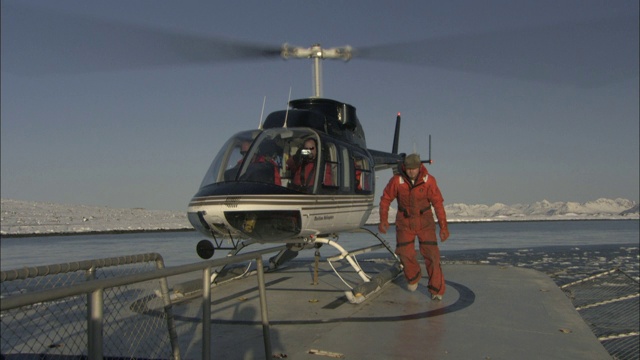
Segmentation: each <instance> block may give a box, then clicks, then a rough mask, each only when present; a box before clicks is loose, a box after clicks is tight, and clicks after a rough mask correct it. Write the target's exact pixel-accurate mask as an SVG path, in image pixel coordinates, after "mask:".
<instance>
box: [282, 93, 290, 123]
mask: <svg viewBox="0 0 640 360" xmlns="http://www.w3.org/2000/svg"><path fill="white" fill-rule="evenodd" d="M290 102H291V86H289V99H288V100H287V111H286V112H285V113H284V124H282V127H283V128H285V129H286V128H287V119H289V103H290Z"/></svg>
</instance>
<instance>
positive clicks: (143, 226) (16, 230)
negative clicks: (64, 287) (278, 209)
mask: <svg viewBox="0 0 640 360" xmlns="http://www.w3.org/2000/svg"><path fill="white" fill-rule="evenodd" d="M446 210H447V216H448V220H449V222H451V223H465V222H466V223H470V222H505V221H567V220H569V221H571V220H574V221H585V220H638V219H640V212H639V210H638V203H636V202H634V201H630V200H626V199H615V200H611V199H598V200H595V201H591V202H587V203H572V202H568V203H563V202H555V203H551V202H548V201H546V200H545V201H542V202H536V203H533V204H529V205H521V204H517V205H511V206H509V205H504V204H494V205H491V206H488V205H466V204H450V205H446ZM389 215H390V216H389V217H390V219H391V220H393V219H394V218H395V209H393V208H392V209H390V214H389ZM378 221H379V215H378V208H377V207H376V208H374V209H373V212H372V213H371V216H370V217H369V220H368V221H367V223H368V224H377V223H378ZM0 225H1V227H0V235H2V236H4V237H17V236H44V235H76V234H104V233H123V232H157V231H188V230H193V227H192V226H191V224H190V223H189V221H188V220H187V216H186V211H184V212H181V211H163V210H146V209H141V208H133V209H116V208H109V207H104V206H87V205H70V204H56V203H46V202H34V201H21V200H13V199H1V218H0Z"/></svg>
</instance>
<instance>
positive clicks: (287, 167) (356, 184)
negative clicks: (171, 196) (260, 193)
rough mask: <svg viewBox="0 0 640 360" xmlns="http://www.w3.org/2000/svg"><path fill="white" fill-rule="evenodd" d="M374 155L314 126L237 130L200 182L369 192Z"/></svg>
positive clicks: (302, 190) (310, 191) (312, 191)
mask: <svg viewBox="0 0 640 360" xmlns="http://www.w3.org/2000/svg"><path fill="white" fill-rule="evenodd" d="M373 179H374V177H373V176H372V160H371V158H370V156H368V155H367V154H366V152H365V151H363V150H362V149H359V148H357V147H355V146H353V145H351V144H348V143H344V142H342V141H340V140H338V139H335V138H333V137H329V136H327V135H326V134H323V133H322V132H318V131H315V130H314V129H311V128H272V129H266V130H262V131H261V130H251V131H243V132H240V133H237V134H235V135H234V136H233V137H232V138H231V139H229V140H228V141H227V142H226V143H225V145H224V146H223V147H222V149H221V150H220V152H219V153H218V155H217V156H216V158H215V159H214V161H213V163H212V164H211V167H210V168H209V170H208V171H207V174H206V175H205V178H204V180H203V181H202V184H201V186H200V188H201V190H202V189H204V188H208V187H210V186H211V185H213V184H220V185H221V184H228V183H261V184H271V185H274V186H277V187H280V188H281V189H287V190H289V191H278V192H283V193H286V192H298V193H308V194H346V193H371V191H372V189H373V186H374V185H373Z"/></svg>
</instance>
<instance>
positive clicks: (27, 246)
mask: <svg viewBox="0 0 640 360" xmlns="http://www.w3.org/2000/svg"><path fill="white" fill-rule="evenodd" d="M368 229H370V230H371V231H373V232H374V233H377V227H375V226H368ZM449 230H450V233H451V237H450V238H449V240H448V241H446V242H445V243H440V249H441V251H442V253H443V255H446V254H447V252H449V251H474V250H480V249H483V250H486V249H516V248H535V247H551V246H584V245H613V244H624V245H630V246H638V241H639V240H638V239H639V237H640V222H639V221H638V220H615V221H608V220H601V221H540V222H485V223H452V224H450V225H449ZM380 237H381V238H382V239H384V240H386V241H387V242H388V243H389V245H390V246H391V247H392V248H394V246H395V227H393V226H391V227H390V229H389V232H388V233H387V234H384V235H382V234H380ZM202 239H203V236H202V235H201V234H199V233H196V232H194V231H187V232H147V233H127V234H102V235H95V234H94V235H66V236H38V237H17V238H12V237H2V238H1V240H0V267H1V269H2V270H9V269H16V268H21V267H25V266H26V267H31V266H40V265H51V264H61V263H68V262H74V261H81V260H91V259H103V258H110V257H118V256H128V255H136V254H144V253H152V252H155V253H159V254H160V255H162V257H163V259H164V262H165V265H166V266H176V265H183V264H189V263H193V262H197V261H200V260H201V259H200V258H199V257H198V256H197V255H196V250H195V249H196V244H197V243H198V241H200V240H202ZM338 243H339V244H341V245H342V246H343V247H344V248H345V249H347V250H349V249H358V248H362V247H365V246H367V245H372V244H375V243H378V240H377V239H375V238H374V237H373V236H372V235H371V234H368V233H365V232H353V233H341V234H340V235H339V238H338ZM224 244H225V245H229V244H227V243H226V242H225V243H224ZM276 245H278V244H267V245H252V246H248V247H247V248H245V249H244V250H243V252H247V251H253V250H258V249H263V248H264V247H266V246H269V247H270V246H276ZM335 253H336V251H335V250H334V249H330V248H328V247H327V246H326V245H325V246H324V247H323V248H322V255H323V256H329V255H334V254H335ZM226 254H227V251H224V250H220V251H217V252H216V254H215V255H214V258H219V257H222V256H226ZM313 255H314V251H306V252H301V255H300V258H304V257H313Z"/></svg>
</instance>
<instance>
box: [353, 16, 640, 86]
mask: <svg viewBox="0 0 640 360" xmlns="http://www.w3.org/2000/svg"><path fill="white" fill-rule="evenodd" d="M354 58H363V59H370V60H382V61H394V62H406V63H409V64H417V65H427V66H434V67H439V68H444V69H449V70H454V71H465V72H471V73H479V74H486V75H495V76H500V77H507V78H517V79H524V80H535V81H543V82H553V83H566V84H571V85H577V86H581V87H592V86H600V85H604V84H607V83H611V82H616V81H619V80H624V79H629V78H634V77H637V76H638V18H637V17H633V18H622V19H620V18H612V19H604V20H598V21H590V22H584V23H578V24H563V25H556V26H548V27H545V28H527V29H517V30H505V31H499V32H498V31H496V32H490V33H484V34H475V35H457V36H447V37H441V38H433V39H427V40H424V41H418V42H407V43H402V44H389V45H380V46H371V47H365V48H360V49H356V50H355V54H354Z"/></svg>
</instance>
